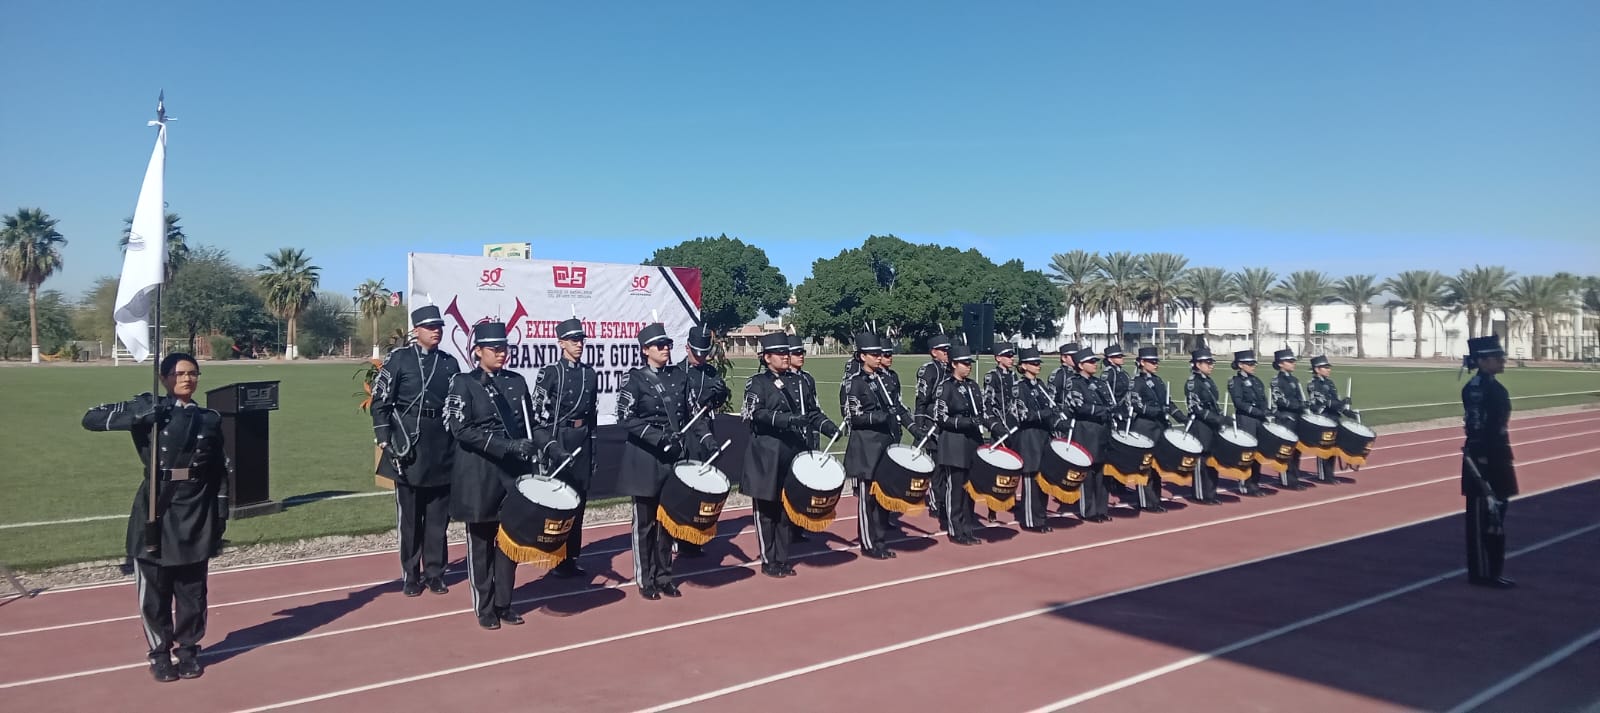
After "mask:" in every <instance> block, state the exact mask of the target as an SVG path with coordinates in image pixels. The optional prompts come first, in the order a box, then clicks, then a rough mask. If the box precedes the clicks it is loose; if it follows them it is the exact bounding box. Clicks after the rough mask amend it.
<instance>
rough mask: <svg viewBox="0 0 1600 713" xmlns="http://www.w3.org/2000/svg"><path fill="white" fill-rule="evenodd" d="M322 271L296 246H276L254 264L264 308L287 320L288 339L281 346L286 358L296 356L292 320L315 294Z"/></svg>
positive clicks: (308, 303)
mask: <svg viewBox="0 0 1600 713" xmlns="http://www.w3.org/2000/svg"><path fill="white" fill-rule="evenodd" d="M321 271H322V268H320V267H317V266H316V265H312V264H311V258H308V257H306V251H304V250H299V249H296V248H279V249H278V252H277V253H276V254H273V253H267V262H266V263H265V264H262V265H257V266H256V273H257V274H258V275H260V282H261V291H262V292H263V293H264V294H263V295H262V298H263V300H265V301H266V303H267V308H268V309H270V310H272V311H273V312H274V313H275V314H277V315H278V316H279V317H281V318H283V319H285V320H287V321H288V323H289V330H288V331H289V333H288V342H287V343H286V344H285V345H284V350H283V355H284V358H286V359H293V358H295V357H296V356H297V355H296V353H295V320H297V319H299V317H300V314H301V313H302V312H304V311H305V310H306V308H307V307H309V306H311V302H312V300H315V299H316V298H317V285H318V284H319V283H320V282H321V281H322V278H321V276H320V274H319V273H320V272H321Z"/></svg>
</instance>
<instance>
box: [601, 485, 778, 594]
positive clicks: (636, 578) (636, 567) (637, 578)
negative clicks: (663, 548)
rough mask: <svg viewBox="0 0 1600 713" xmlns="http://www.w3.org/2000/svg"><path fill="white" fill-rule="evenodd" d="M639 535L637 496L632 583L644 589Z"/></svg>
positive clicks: (634, 515)
mask: <svg viewBox="0 0 1600 713" xmlns="http://www.w3.org/2000/svg"><path fill="white" fill-rule="evenodd" d="M756 529H757V530H759V529H761V528H759V527H758V528H756ZM641 537H642V536H641V535H640V533H639V499H638V498H634V499H633V544H632V547H633V584H634V586H636V587H638V588H640V589H644V588H646V585H645V583H644V561H643V560H641V559H639V552H640V550H642V549H643V548H641V547H640V546H639V539H640V538H641Z"/></svg>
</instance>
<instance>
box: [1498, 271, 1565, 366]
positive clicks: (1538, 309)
mask: <svg viewBox="0 0 1600 713" xmlns="http://www.w3.org/2000/svg"><path fill="white" fill-rule="evenodd" d="M1573 287H1574V285H1573V282H1572V280H1569V279H1567V278H1566V277H1565V276H1557V277H1550V276H1546V275H1534V276H1524V277H1521V278H1518V279H1517V281H1516V282H1515V283H1513V284H1512V285H1511V306H1512V309H1515V310H1516V311H1518V312H1522V313H1523V314H1526V315H1528V318H1529V319H1530V320H1531V321H1532V322H1533V360H1534V361H1539V360H1541V359H1543V358H1544V357H1545V355H1546V354H1547V353H1548V352H1549V349H1550V346H1549V345H1548V344H1546V343H1545V341H1546V338H1545V337H1546V335H1547V333H1548V332H1549V328H1550V322H1549V320H1550V317H1551V315H1554V314H1558V313H1560V312H1562V311H1565V310H1570V309H1572V289H1573Z"/></svg>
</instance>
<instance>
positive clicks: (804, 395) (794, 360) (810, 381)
mask: <svg viewBox="0 0 1600 713" xmlns="http://www.w3.org/2000/svg"><path fill="white" fill-rule="evenodd" d="M789 373H790V374H792V375H793V377H794V378H791V379H789V385H790V386H792V387H794V389H795V395H796V397H797V398H798V400H799V404H800V415H801V416H803V417H805V421H806V423H808V424H813V425H808V426H807V427H806V429H805V441H806V450H816V449H817V446H818V445H819V444H820V443H821V440H820V439H819V438H818V437H817V436H818V432H819V429H818V427H817V426H816V425H814V424H815V422H816V420H817V419H818V418H821V419H822V420H824V421H827V418H828V417H827V415H826V414H824V413H823V412H822V404H821V402H819V401H818V400H817V379H816V377H814V376H812V375H811V372H809V371H806V340H805V338H804V337H801V336H800V335H798V334H791V335H789ZM828 423H829V425H833V422H832V421H828ZM829 435H831V434H829ZM789 537H790V539H791V540H793V541H795V542H805V541H806V540H807V539H809V538H807V537H806V533H805V530H802V529H800V528H798V527H794V528H790V530H789Z"/></svg>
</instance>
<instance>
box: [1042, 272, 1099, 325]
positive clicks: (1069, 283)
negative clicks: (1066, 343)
mask: <svg viewBox="0 0 1600 713" xmlns="http://www.w3.org/2000/svg"><path fill="white" fill-rule="evenodd" d="M1099 279H1100V268H1099V259H1098V258H1097V257H1096V255H1095V254H1094V253H1091V252H1088V251H1086V250H1073V251H1072V252H1069V253H1056V254H1055V255H1052V256H1050V281H1051V282H1054V283H1056V285H1058V286H1060V288H1061V298H1062V303H1063V304H1064V305H1065V306H1066V307H1067V309H1070V310H1072V337H1073V338H1074V339H1082V338H1083V312H1084V310H1085V309H1088V306H1089V295H1090V293H1091V292H1092V291H1093V290H1094V286H1095V282H1096V281H1098V280H1099Z"/></svg>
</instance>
